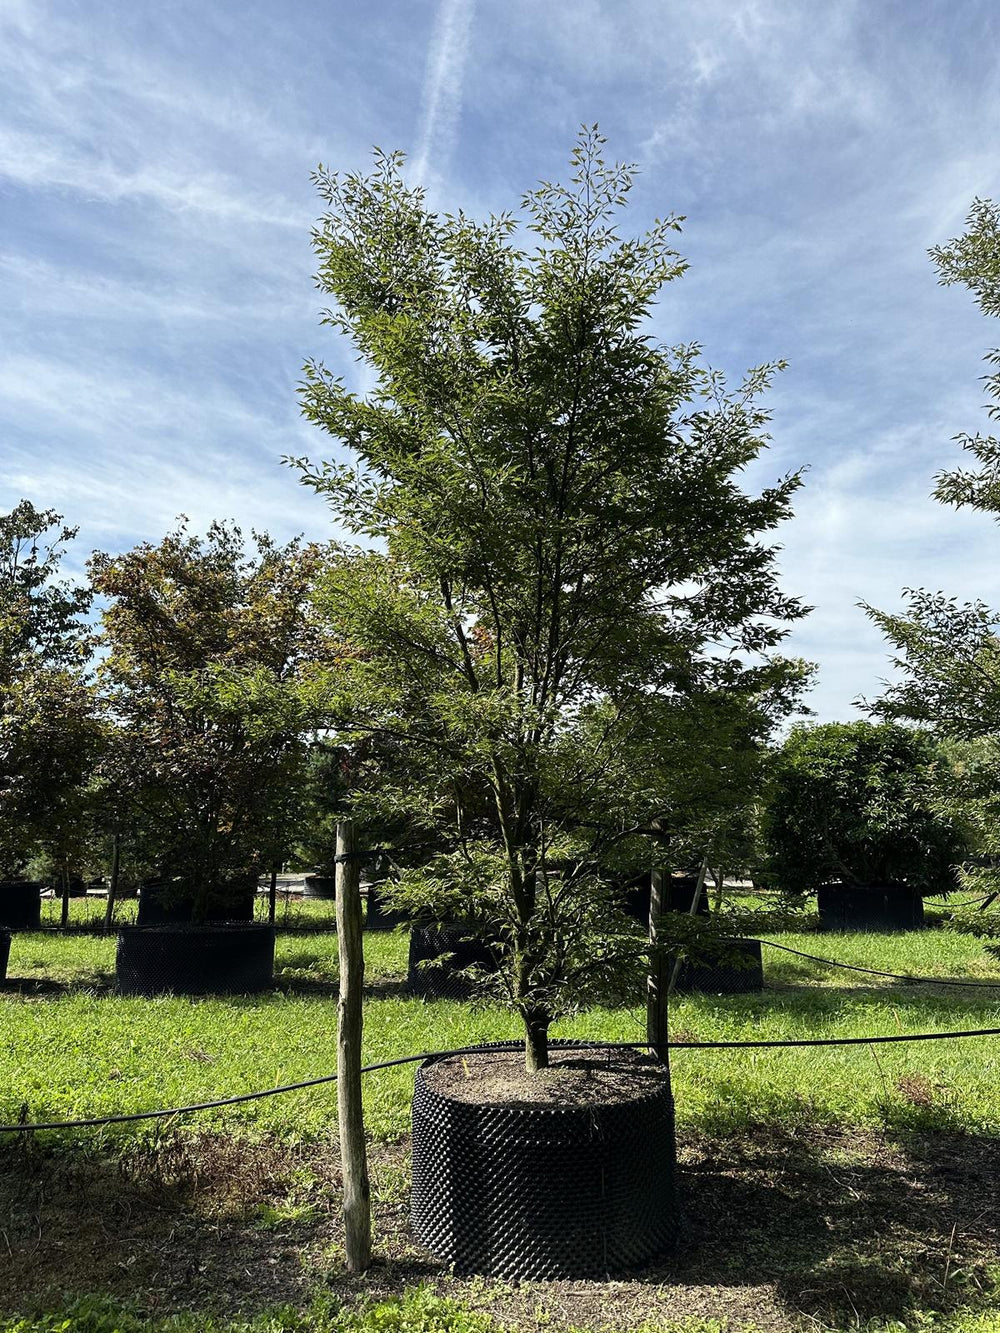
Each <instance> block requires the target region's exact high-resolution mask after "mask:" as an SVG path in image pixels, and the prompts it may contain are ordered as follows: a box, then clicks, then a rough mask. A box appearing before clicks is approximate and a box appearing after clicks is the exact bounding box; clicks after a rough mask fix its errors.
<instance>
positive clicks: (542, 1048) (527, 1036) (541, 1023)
mask: <svg viewBox="0 0 1000 1333" xmlns="http://www.w3.org/2000/svg"><path fill="white" fill-rule="evenodd" d="M551 1022H552V1019H551V1018H550V1017H549V1015H548V1014H543V1013H539V1012H538V1011H537V1010H529V1011H528V1012H527V1013H525V1014H524V1067H525V1069H526V1070H527V1071H528V1073H529V1074H537V1073H538V1071H539V1070H540V1069H547V1068H548V1065H549V1024H550V1023H551Z"/></svg>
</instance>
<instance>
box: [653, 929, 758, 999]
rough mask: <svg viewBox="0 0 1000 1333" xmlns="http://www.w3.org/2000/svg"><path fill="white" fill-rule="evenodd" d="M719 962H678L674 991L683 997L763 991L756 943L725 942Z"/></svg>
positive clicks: (747, 941) (745, 941) (701, 960)
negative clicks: (724, 948) (678, 968)
mask: <svg viewBox="0 0 1000 1333" xmlns="http://www.w3.org/2000/svg"><path fill="white" fill-rule="evenodd" d="M726 954H727V957H726V958H725V959H724V960H722V961H720V962H712V961H711V960H709V959H704V958H702V959H700V960H699V961H698V962H688V961H687V960H685V961H684V962H683V963H681V970H680V971H679V972H678V974H677V981H676V983H675V985H674V989H675V990H677V991H680V992H681V993H684V994H689V995H690V994H708V995H745V994H749V993H750V992H751V991H759V990H763V989H764V964H763V962H762V960H761V953H760V940H727V941H726Z"/></svg>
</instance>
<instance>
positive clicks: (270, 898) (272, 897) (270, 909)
mask: <svg viewBox="0 0 1000 1333" xmlns="http://www.w3.org/2000/svg"><path fill="white" fill-rule="evenodd" d="M277 913H278V867H277V865H273V866H272V867H271V884H270V887H269V888H268V891H267V924H268V925H269V926H273V925H274V918H275V917H276V916H277Z"/></svg>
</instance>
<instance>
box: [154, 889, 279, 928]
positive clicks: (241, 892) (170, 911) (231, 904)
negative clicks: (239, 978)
mask: <svg viewBox="0 0 1000 1333" xmlns="http://www.w3.org/2000/svg"><path fill="white" fill-rule="evenodd" d="M255 897H256V893H255V889H254V886H253V885H250V886H249V887H247V888H239V889H229V890H227V891H226V892H225V894H223V893H222V892H221V891H220V892H219V893H218V894H217V895H215V896H213V897H212V898H210V899H209V902H208V906H207V910H206V912H205V920H206V921H252V920H253V908H254V901H255ZM194 910H195V907H194V901H193V899H192V898H191V897H190V896H188V895H185V892H184V889H183V887H179V886H178V885H177V884H176V883H169V882H164V883H159V882H156V883H150V884H143V885H141V886H140V888H139V910H138V913H137V915H136V922H137V923H138V924H139V925H140V926H164V925H188V924H190V923H191V922H192V921H193V920H194Z"/></svg>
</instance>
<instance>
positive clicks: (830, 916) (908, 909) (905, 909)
mask: <svg viewBox="0 0 1000 1333" xmlns="http://www.w3.org/2000/svg"><path fill="white" fill-rule="evenodd" d="M816 903H817V907H818V909H819V926H820V930H856V931H873V932H874V931H879V932H885V931H894V930H920V929H921V928H922V927H923V924H924V900H923V896H922V894H921V893H920V892H919V890H917V889H912V888H909V887H908V886H907V885H905V884H872V885H867V884H823V885H821V886H820V888H819V889H818V890H817V893H816Z"/></svg>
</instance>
